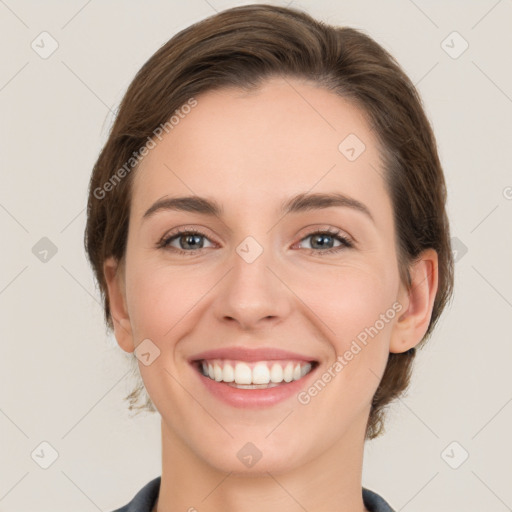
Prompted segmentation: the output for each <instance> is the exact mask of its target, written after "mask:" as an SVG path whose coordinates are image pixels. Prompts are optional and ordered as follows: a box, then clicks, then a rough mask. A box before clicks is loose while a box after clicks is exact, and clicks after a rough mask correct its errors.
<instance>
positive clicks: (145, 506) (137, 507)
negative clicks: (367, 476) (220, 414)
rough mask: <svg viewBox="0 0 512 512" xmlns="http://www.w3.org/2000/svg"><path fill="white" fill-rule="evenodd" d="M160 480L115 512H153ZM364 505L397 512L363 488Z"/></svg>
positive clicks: (375, 511)
mask: <svg viewBox="0 0 512 512" xmlns="http://www.w3.org/2000/svg"><path fill="white" fill-rule="evenodd" d="M160 479H161V477H160V476H158V477H156V478H155V479H154V480H151V482H148V483H147V484H146V485H145V486H144V487H143V488H142V489H141V490H140V491H139V492H138V493H137V494H136V495H135V496H134V498H133V499H132V501H130V503H128V504H127V505H125V506H124V507H121V508H118V509H116V510H114V511H113V512H151V510H152V509H153V507H154V505H155V503H156V499H157V498H158V492H159V491H160ZM363 503H364V506H365V507H366V508H367V509H368V510H369V511H370V512H395V511H394V510H393V509H392V508H391V507H390V506H389V504H388V503H387V502H386V501H385V500H384V499H383V498H381V497H380V496H379V495H378V494H377V493H375V492H373V491H370V490H369V489H365V488H364V487H363Z"/></svg>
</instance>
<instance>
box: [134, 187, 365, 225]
mask: <svg viewBox="0 0 512 512" xmlns="http://www.w3.org/2000/svg"><path fill="white" fill-rule="evenodd" d="M333 206H334V207H336V206H337V207H346V208H352V209H354V210H356V211H359V212H361V213H363V214H365V215H366V216H367V217H368V218H369V219H371V221H372V222H374V223H375V219H374V218H373V215H372V214H371V212H370V210H369V209H368V207H367V206H365V205H364V204H363V203H361V202H360V201H358V200H357V199H354V198H352V197H349V196H346V195H344V194H339V193H314V194H309V193H301V194H297V195H295V196H293V197H291V198H290V199H288V200H286V201H285V202H284V203H283V204H282V205H281V208H280V213H281V214H282V215H287V214H288V213H300V212H305V211H310V210H319V209H324V208H331V207H333ZM169 210H170V211H183V212H192V213H199V214H202V215H209V216H216V217H221V216H222V215H223V212H224V209H223V208H222V206H221V205H220V204H219V203H217V202H216V201H215V200H213V199H207V198H205V197H200V196H185V197H163V198H161V199H159V200H158V201H156V202H155V203H154V204H153V205H152V206H151V207H150V208H149V209H148V210H147V211H146V213H144V215H143V217H142V218H143V220H144V219H147V218H149V217H151V216H153V215H154V214H155V213H156V212H159V211H169Z"/></svg>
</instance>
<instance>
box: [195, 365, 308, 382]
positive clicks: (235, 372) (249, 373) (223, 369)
mask: <svg viewBox="0 0 512 512" xmlns="http://www.w3.org/2000/svg"><path fill="white" fill-rule="evenodd" d="M202 369H203V375H205V376H208V377H210V379H212V380H215V381H217V382H227V383H230V382H231V383H234V384H233V385H235V384H236V385H240V386H241V387H247V389H258V388H259V387H263V388H264V387H273V386H274V385H277V384H280V383H282V382H291V381H294V380H299V379H301V378H302V377H304V376H305V375H307V374H308V373H309V372H310V371H311V363H304V362H298V361H295V362H294V361H286V362H285V361H282V362H275V361H259V362H255V363H245V362H242V361H225V360H220V359H216V360H213V361H208V362H207V361H202Z"/></svg>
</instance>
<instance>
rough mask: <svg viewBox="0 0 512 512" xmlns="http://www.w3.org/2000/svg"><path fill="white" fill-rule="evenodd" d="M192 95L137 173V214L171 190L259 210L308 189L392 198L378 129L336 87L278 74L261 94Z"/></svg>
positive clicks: (134, 203) (228, 91) (134, 199)
mask: <svg viewBox="0 0 512 512" xmlns="http://www.w3.org/2000/svg"><path fill="white" fill-rule="evenodd" d="M195 99H196V100H197V105H196V106H195V107H194V108H192V109H191V110H190V112H189V113H188V114H186V115H184V116H183V117H182V118H180V120H179V123H178V124H176V125H175V126H174V127H173V129H172V130H170V131H169V132H168V133H167V134H164V136H163V137H162V140H161V141H160V142H158V139H156V141H157V145H156V147H155V148H154V149H152V150H151V151H149V153H148V154H147V156H145V157H144V159H143V161H142V162H141V164H140V166H139V168H138V169H137V171H136V173H135V176H134V186H133V197H132V208H134V209H136V210H137V211H141V210H142V209H143V208H147V207H148V206H149V204H150V203H151V202H153V201H155V200H156V199H158V198H160V197H162V196H164V195H201V196H210V197H217V196H220V197H221V198H222V203H225V202H229V201H236V202H237V203H238V204H240V202H243V204H244V205H245V206H246V207H247V208H250V207H254V208H257V209H258V211H261V210H260V209H261V208H269V207H272V205H273V204H274V200H275V204H277V203H279V204H280V203H281V202H282V200H283V198H286V197H288V196H290V195H293V194H296V193H301V192H308V191H311V192H331V191H333V190H336V191H340V192H343V193H346V194H348V195H353V196H359V197H358V199H360V200H366V201H372V202H375V201H376V200H377V199H378V197H377V196H381V197H380V199H379V200H380V201H384V202H386V201H387V198H383V197H382V196H383V191H384V184H383V181H382V177H381V172H382V171H381V164H380V155H379V151H378V146H377V141H376V138H375V135H374V134H373V133H372V131H371V129H370V127H369V125H368V123H367V121H366V119H365V116H364V115H363V113H362V112H361V111H360V109H358V108H357V107H356V106H355V105H353V104H352V103H350V102H349V101H348V100H346V99H344V98H342V97H340V96H338V95H336V94H334V93H333V92H330V91H328V90H325V89H323V88H321V87H319V86H316V85H314V84H312V83H308V82H304V81H299V80H297V79H292V78H286V79H283V78H273V79H271V80H267V81H266V82H264V83H263V85H262V86H261V87H260V88H258V89H257V90H255V91H251V92H246V91H242V90H240V89H237V88H223V89H220V90H215V91H208V92H206V93H203V94H201V95H199V96H197V97H196V98H195ZM227 206H228V207H229V205H227Z"/></svg>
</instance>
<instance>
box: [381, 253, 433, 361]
mask: <svg viewBox="0 0 512 512" xmlns="http://www.w3.org/2000/svg"><path fill="white" fill-rule="evenodd" d="M409 272H410V276H411V287H410V289H407V287H406V285H405V283H402V284H401V285H400V292H399V297H398V300H399V302H400V304H402V306H403V309H402V311H403V312H401V314H399V317H398V320H397V321H396V323H395V325H394V326H393V332H392V335H391V343H390V346H389V351H390V352H394V353H401V352H405V351H407V350H409V349H410V348H412V347H414V346H416V345H417V344H418V343H419V342H420V341H421V340H422V339H423V336H425V333H426V332H427V329H428V325H429V323H430V318H431V317H432V308H433V307H434V299H435V297H436V293H437V286H438V279H439V273H438V258H437V252H436V251H435V250H434V249H426V250H424V251H423V252H422V253H421V254H420V256H419V257H418V259H417V260H415V262H414V263H413V265H412V266H411V267H410V268H409Z"/></svg>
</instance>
